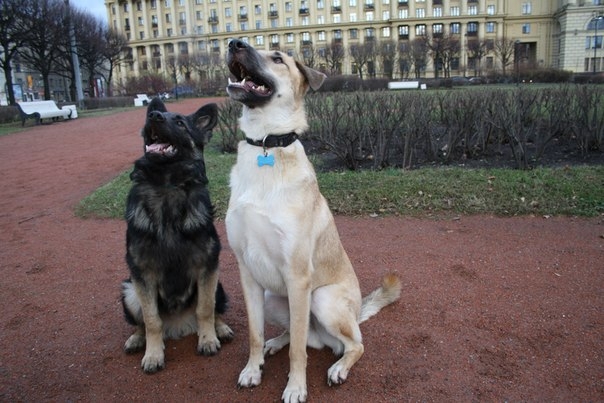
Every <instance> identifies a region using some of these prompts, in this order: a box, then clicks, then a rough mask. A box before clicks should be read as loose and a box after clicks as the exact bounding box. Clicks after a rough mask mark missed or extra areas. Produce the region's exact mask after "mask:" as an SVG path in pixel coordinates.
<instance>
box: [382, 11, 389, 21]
mask: <svg viewBox="0 0 604 403" xmlns="http://www.w3.org/2000/svg"><path fill="white" fill-rule="evenodd" d="M389 19H390V11H388V10H386V11H382V20H384V21H386V20H389Z"/></svg>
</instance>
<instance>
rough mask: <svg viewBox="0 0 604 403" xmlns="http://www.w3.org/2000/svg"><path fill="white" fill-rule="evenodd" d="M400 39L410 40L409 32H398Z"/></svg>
mask: <svg viewBox="0 0 604 403" xmlns="http://www.w3.org/2000/svg"><path fill="white" fill-rule="evenodd" d="M398 39H399V40H401V41H408V40H409V34H398Z"/></svg>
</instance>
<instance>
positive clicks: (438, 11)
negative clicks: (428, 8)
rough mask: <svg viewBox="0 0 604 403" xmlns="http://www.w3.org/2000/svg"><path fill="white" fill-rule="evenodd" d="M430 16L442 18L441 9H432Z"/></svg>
mask: <svg viewBox="0 0 604 403" xmlns="http://www.w3.org/2000/svg"><path fill="white" fill-rule="evenodd" d="M432 15H433V16H434V17H442V16H443V9H442V7H434V9H433V10H432Z"/></svg>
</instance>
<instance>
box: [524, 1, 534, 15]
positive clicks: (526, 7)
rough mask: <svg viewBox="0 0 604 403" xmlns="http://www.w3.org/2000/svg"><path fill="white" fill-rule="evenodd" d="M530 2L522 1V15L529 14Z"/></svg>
mask: <svg viewBox="0 0 604 403" xmlns="http://www.w3.org/2000/svg"><path fill="white" fill-rule="evenodd" d="M531 8H532V7H531V2H530V1H529V2H526V3H522V15H529V14H531V12H532V10H531Z"/></svg>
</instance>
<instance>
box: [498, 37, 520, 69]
mask: <svg viewBox="0 0 604 403" xmlns="http://www.w3.org/2000/svg"><path fill="white" fill-rule="evenodd" d="M493 47H494V51H495V55H496V56H497V58H498V59H499V61H500V62H501V70H502V73H503V75H504V76H505V70H506V68H507V67H508V66H509V65H511V64H512V63H513V59H514V47H515V43H514V41H513V40H512V39H508V38H506V37H505V36H504V37H503V38H499V39H497V40H495V42H494V43H493Z"/></svg>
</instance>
